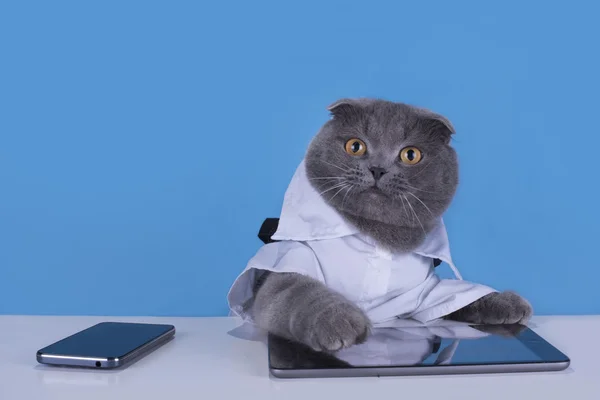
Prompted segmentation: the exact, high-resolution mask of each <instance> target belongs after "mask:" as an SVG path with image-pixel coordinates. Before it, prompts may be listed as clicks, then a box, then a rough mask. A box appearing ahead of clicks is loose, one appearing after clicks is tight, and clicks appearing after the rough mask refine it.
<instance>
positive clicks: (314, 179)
mask: <svg viewBox="0 0 600 400" xmlns="http://www.w3.org/2000/svg"><path fill="white" fill-rule="evenodd" d="M320 179H346V178H344V177H341V176H323V177H319V178H308V180H310V181H316V180H320Z"/></svg>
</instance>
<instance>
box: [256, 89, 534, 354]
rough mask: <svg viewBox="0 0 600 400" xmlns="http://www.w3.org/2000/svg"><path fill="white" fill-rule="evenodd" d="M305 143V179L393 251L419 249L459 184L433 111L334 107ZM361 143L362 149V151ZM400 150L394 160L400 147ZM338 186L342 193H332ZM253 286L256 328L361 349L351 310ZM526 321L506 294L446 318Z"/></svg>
mask: <svg viewBox="0 0 600 400" xmlns="http://www.w3.org/2000/svg"><path fill="white" fill-rule="evenodd" d="M328 109H329V111H330V112H331V119H330V120H328V121H327V122H326V123H325V124H324V125H323V127H322V128H321V130H320V131H319V132H318V133H317V135H316V136H315V138H314V139H313V140H312V142H311V143H310V145H309V148H308V150H307V152H306V155H305V161H306V174H307V176H308V177H309V179H310V181H311V184H312V185H313V186H314V188H315V189H316V190H317V191H319V192H320V193H323V192H326V191H328V189H329V190H330V188H331V186H332V182H333V183H334V184H335V183H336V182H340V181H341V182H345V183H347V185H348V186H346V187H351V190H350V189H349V190H347V192H346V193H345V194H343V195H339V196H337V195H336V196H325V195H323V199H324V200H325V201H326V202H327V204H329V205H330V206H331V207H333V208H334V209H335V210H336V211H337V212H338V213H339V215H341V216H342V217H343V219H344V220H345V221H347V222H348V223H350V224H351V225H352V226H355V227H357V228H358V230H359V231H360V232H361V233H363V234H365V235H368V236H369V237H371V238H373V239H374V240H375V241H376V242H377V243H378V244H379V245H381V246H383V247H385V248H387V249H389V250H390V251H394V252H410V251H412V250H414V249H415V248H417V247H418V246H419V245H420V244H421V243H422V242H423V240H424V239H425V237H426V235H427V234H428V233H429V232H430V231H431V230H432V229H433V227H434V226H435V224H436V221H438V220H439V219H440V217H441V216H442V215H443V214H444V212H445V211H446V210H447V208H448V207H449V205H450V204H451V202H452V199H453V198H454V195H455V193H456V189H457V186H458V182H459V176H458V175H459V174H458V158H457V154H456V151H455V150H454V149H453V148H452V147H451V145H450V142H451V138H452V135H453V134H454V133H455V130H454V127H453V126H452V124H451V122H450V121H449V120H448V119H447V118H445V117H444V116H442V115H440V114H437V113H435V112H432V111H429V110H426V109H422V108H419V107H415V106H412V105H409V104H405V103H399V102H392V101H388V100H381V99H363V98H360V99H341V100H339V101H337V102H335V103H333V104H332V105H331V106H330V107H329V108H328ZM367 143H368V148H367ZM399 148H402V150H401V152H400V154H399V153H398V149H399ZM338 187H344V186H343V185H338ZM259 282H260V284H259V285H257V286H256V287H255V295H254V300H253V303H252V306H251V307H252V309H251V313H252V314H253V319H254V321H255V323H256V324H257V325H258V326H259V327H261V328H263V329H265V330H266V331H269V332H271V333H273V334H275V335H278V336H281V337H284V338H288V339H291V340H295V341H297V342H300V343H302V344H305V345H307V346H310V347H311V348H313V349H317V350H322V351H335V350H338V349H340V348H343V347H348V346H352V345H354V344H357V343H362V342H363V341H365V340H366V338H367V337H368V335H369V332H370V331H371V326H372V324H371V321H370V320H369V317H368V316H367V315H366V313H365V312H364V311H363V310H362V309H361V308H360V307H358V305H357V304H355V303H353V302H352V301H350V300H348V299H347V298H346V297H344V296H343V295H341V294H340V293H338V292H336V291H334V290H331V289H330V288H329V287H327V286H326V285H325V284H324V283H322V282H319V281H317V280H315V279H313V278H311V277H308V276H305V275H303V274H297V273H293V272H292V273H290V272H286V273H267V274H265V275H263V276H262V278H261V279H260V280H259ZM532 313H533V310H532V307H531V305H530V304H529V302H528V301H527V300H525V299H524V298H522V297H521V296H519V295H518V294H516V293H514V292H494V293H489V294H487V295H485V296H483V297H481V298H479V299H478V300H476V301H474V302H473V303H471V304H468V305H467V306H465V307H463V308H461V309H459V310H457V311H454V312H451V313H450V314H449V315H446V316H444V318H446V319H452V320H457V321H464V322H469V323H476V324H524V323H526V322H527V321H528V320H529V318H530V317H531V315H532Z"/></svg>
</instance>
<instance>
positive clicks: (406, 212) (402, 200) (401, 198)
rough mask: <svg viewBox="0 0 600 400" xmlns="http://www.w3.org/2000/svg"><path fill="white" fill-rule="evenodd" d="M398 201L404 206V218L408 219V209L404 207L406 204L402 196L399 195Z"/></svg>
mask: <svg viewBox="0 0 600 400" xmlns="http://www.w3.org/2000/svg"><path fill="white" fill-rule="evenodd" d="M400 201H401V202H402V208H404V214H405V215H406V219H408V210H407V209H406V206H405V205H404V198H403V196H400Z"/></svg>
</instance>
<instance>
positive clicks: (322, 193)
mask: <svg viewBox="0 0 600 400" xmlns="http://www.w3.org/2000/svg"><path fill="white" fill-rule="evenodd" d="M344 185H347V183H346V182H340V183H336V184H335V185H333V186H332V187H330V188H329V189H327V190H324V191H322V192H321V193H319V195H321V196H322V195H324V194H325V193H327V192H329V191H330V190H333V189H337V188H339V187H340V186H344Z"/></svg>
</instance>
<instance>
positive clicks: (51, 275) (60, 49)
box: [0, 1, 600, 316]
mask: <svg viewBox="0 0 600 400" xmlns="http://www.w3.org/2000/svg"><path fill="white" fill-rule="evenodd" d="M599 11H600V6H599V5H598V2H593V1H587V2H578V1H570V2H568V3H567V2H563V3H562V4H561V2H545V1H544V2H542V1H539V2H521V1H503V2H481V1H473V2H460V1H459V2H448V1H433V2H432V1H419V2H415V1H411V2H408V1H387V2H366V1H358V2H352V1H339V2H331V1H328V2H325V1H302V2H294V3H293V4H292V3H290V2H275V1H273V2H264V1H263V2H261V1H253V2H250V1H238V2H216V1H211V2H199V1H194V2H191V1H190V2H183V1H173V2H166V1H163V2H151V1H140V2H134V1H105V2H80V1H71V2H66V1H53V2H29V1H20V2H2V3H1V5H0V46H1V47H0V114H1V117H0V313H19V314H20V313H23V314H104V315H133V314H137V315H198V316H209V315H225V314H226V313H227V311H228V310H227V304H226V294H227V291H228V288H229V286H230V284H231V283H232V281H233V280H234V278H235V277H236V276H237V274H238V273H240V271H241V270H242V269H243V268H244V266H245V264H246V261H247V260H248V259H249V257H251V256H252V255H253V254H254V252H255V251H256V250H257V249H258V247H259V245H260V242H259V241H258V239H257V238H256V232H257V229H258V227H259V225H260V223H261V221H262V219H263V218H265V217H268V216H277V215H278V214H279V210H280V205H281V200H282V196H283V193H284V191H285V189H286V186H287V183H288V181H289V179H290V177H291V176H292V174H293V172H294V169H295V168H296V166H297V164H298V162H299V161H300V160H301V158H302V156H303V153H304V151H305V149H306V146H307V145H308V143H309V141H310V139H311V138H312V136H313V135H314V134H315V133H316V132H317V130H318V129H319V127H320V125H321V124H322V123H324V122H325V121H326V120H327V118H328V115H327V112H326V110H325V107H326V106H327V105H328V104H329V103H331V102H333V101H334V100H336V99H337V98H340V97H358V96H375V97H384V98H388V99H391V100H397V101H405V102H410V103H415V104H418V105H422V106H425V107H429V108H432V109H434V110H436V111H438V112H441V113H444V114H445V115H447V116H448V117H449V118H450V119H451V120H452V121H453V123H454V124H455V125H456V127H457V131H458V133H457V135H456V140H455V142H454V145H455V147H456V148H457V150H458V152H459V155H460V159H461V163H462V168H461V174H462V175H461V176H462V183H461V186H460V189H459V193H458V195H457V198H456V200H455V202H454V204H453V206H452V208H451V209H450V210H449V212H448V215H447V217H446V219H447V224H448V229H449V234H450V238H451V243H452V249H453V255H454V258H455V261H456V262H457V264H458V266H459V268H460V269H461V271H462V273H463V275H465V277H466V278H468V279H470V280H475V281H480V282H483V283H487V284H490V285H493V286H495V287H497V288H499V289H515V290H518V291H519V292H521V293H522V294H524V295H525V296H526V297H528V298H529V299H530V300H531V302H532V303H533V305H534V307H535V309H536V311H537V312H538V313H539V314H564V313H567V314H582V313H600V296H598V295H597V294H596V293H597V287H598V282H599V281H600V266H599V265H598V261H597V259H598V258H597V256H596V249H597V248H598V239H599V237H600V235H599V233H600V230H599V222H600V221H599V220H600V218H599V212H598V182H599V179H598V171H599V168H598V165H597V161H596V157H597V154H598V147H599V146H600V132H599V129H598V126H599V123H598V119H597V116H598V112H599V111H598V110H599V106H600V102H599V100H598V99H599V98H598V93H600V78H599V72H598V71H600V56H599V53H598V38H599V37H600V25H598V23H597V20H596V17H597V15H598V12H599ZM445 268H446V269H447V267H445Z"/></svg>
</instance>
